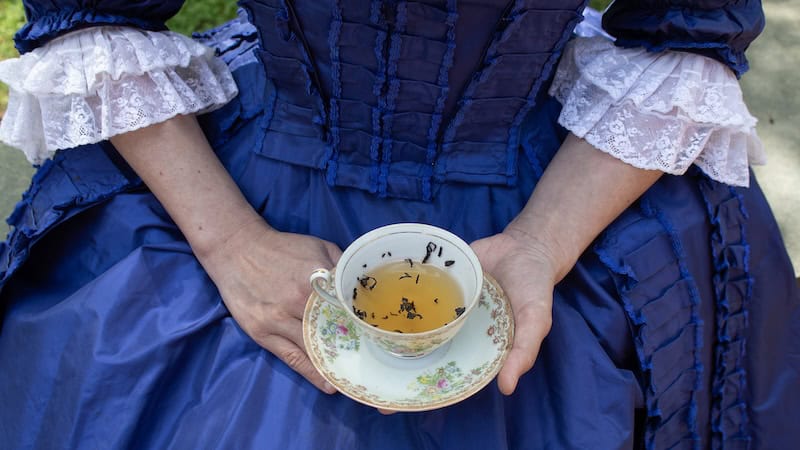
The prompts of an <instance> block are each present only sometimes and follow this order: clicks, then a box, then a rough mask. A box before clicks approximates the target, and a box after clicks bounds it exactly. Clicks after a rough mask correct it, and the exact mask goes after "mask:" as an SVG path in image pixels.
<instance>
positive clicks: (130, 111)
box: [0, 1, 237, 164]
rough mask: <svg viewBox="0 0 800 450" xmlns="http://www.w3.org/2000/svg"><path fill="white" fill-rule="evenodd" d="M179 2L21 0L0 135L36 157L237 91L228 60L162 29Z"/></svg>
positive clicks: (196, 108) (208, 104) (5, 70)
mask: <svg viewBox="0 0 800 450" xmlns="http://www.w3.org/2000/svg"><path fill="white" fill-rule="evenodd" d="M82 3H86V4H87V5H89V6H86V5H82ZM117 3H118V4H117ZM179 8H180V2H169V1H166V2H160V1H159V2H156V1H151V2H150V3H149V7H148V3H147V2H142V1H138V2H137V1H132V2H123V1H119V2H113V1H101V2H97V1H94V2H74V1H73V2H52V1H50V2H41V3H37V2H26V4H25V11H26V15H27V17H28V23H27V24H26V25H25V26H24V27H23V28H22V29H20V31H19V32H18V33H17V34H16V36H15V40H16V43H17V47H18V49H19V50H20V51H21V52H22V53H23V54H22V55H21V56H20V57H19V58H15V59H9V60H6V61H0V81H2V82H4V83H6V84H8V86H9V99H8V109H7V111H6V114H5V116H4V118H3V120H2V122H0V141H3V142H5V143H6V144H8V145H10V146H12V147H16V148H19V149H21V150H22V151H23V152H24V153H25V155H26V157H27V158H28V160H29V161H30V162H31V163H33V164H40V163H42V162H43V161H44V160H45V159H47V158H49V157H51V156H52V155H53V154H54V153H55V151H56V150H60V149H68V148H72V147H77V146H79V145H84V144H91V143H96V142H100V141H103V140H106V139H109V138H111V137H113V136H115V135H118V134H121V133H125V132H127V131H132V130H136V129H139V128H143V127H146V126H148V125H152V124H155V123H159V122H163V121H165V120H168V119H169V118H171V117H174V116H176V115H179V114H191V113H203V112H207V111H211V110H213V109H215V108H218V107H220V106H222V105H224V104H225V103H227V102H228V101H229V100H230V99H232V98H233V97H234V96H235V95H236V94H237V88H236V85H235V83H234V81H233V78H232V76H231V74H230V71H229V69H228V67H227V66H226V65H225V64H224V63H223V62H222V61H220V60H219V59H217V58H216V57H215V56H214V52H213V50H211V49H210V48H208V47H205V46H203V45H201V44H199V43H197V42H195V41H193V40H192V39H190V38H188V37H186V36H183V35H181V34H178V33H173V32H170V31H166V27H165V25H164V21H165V20H166V19H168V18H169V17H170V16H171V15H172V14H174V13H175V12H176V11H177V10H178V9H179Z"/></svg>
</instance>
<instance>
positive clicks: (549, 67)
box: [506, 0, 588, 186]
mask: <svg viewBox="0 0 800 450" xmlns="http://www.w3.org/2000/svg"><path fill="white" fill-rule="evenodd" d="M587 3H588V0H587V1H584V2H583V5H582V6H581V7H580V8H578V10H577V16H576V17H575V18H574V19H572V20H571V21H569V23H568V24H567V26H566V28H564V31H563V33H562V35H561V38H560V39H559V40H558V42H557V43H556V45H555V47H554V48H553V51H552V53H551V54H550V57H549V58H547V62H546V63H545V64H544V67H542V72H541V73H540V74H539V77H538V78H537V79H536V80H535V81H534V83H533V86H532V87H531V89H530V91H529V92H528V96H527V98H526V99H525V105H524V106H523V107H522V108H520V110H519V111H517V115H516V116H515V117H514V122H512V124H511V127H510V128H509V130H508V145H507V147H506V149H507V154H508V165H507V167H506V176H507V177H508V185H509V186H513V185H514V184H515V183H516V182H517V155H519V139H520V136H519V129H520V125H522V121H523V120H524V119H525V116H526V115H527V114H528V112H529V111H530V110H531V109H533V107H534V106H536V98H537V96H538V94H539V90H540V89H541V87H542V83H544V81H545V80H549V79H550V75H551V73H552V71H553V69H554V68H555V65H556V62H558V60H559V58H561V53H562V51H563V50H564V46H565V45H566V44H567V41H569V40H570V38H571V37H572V31H573V30H574V29H575V26H576V25H578V23H579V22H580V21H581V20H583V10H584V8H586V4H587Z"/></svg>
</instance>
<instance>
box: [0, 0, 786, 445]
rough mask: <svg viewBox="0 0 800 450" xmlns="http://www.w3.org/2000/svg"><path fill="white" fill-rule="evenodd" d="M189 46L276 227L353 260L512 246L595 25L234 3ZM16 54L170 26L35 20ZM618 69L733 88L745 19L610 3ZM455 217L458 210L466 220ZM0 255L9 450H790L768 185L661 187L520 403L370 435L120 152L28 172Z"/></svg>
mask: <svg viewBox="0 0 800 450" xmlns="http://www.w3.org/2000/svg"><path fill="white" fill-rule="evenodd" d="M240 4H241V5H242V7H243V11H244V13H245V15H244V16H243V17H242V18H240V19H239V20H235V21H233V22H231V23H229V24H226V25H224V26H222V27H220V28H218V29H216V30H213V31H211V32H208V33H204V34H201V35H198V36H197V39H199V40H201V41H202V42H204V43H206V44H208V45H211V46H213V47H215V48H216V49H217V51H218V53H219V54H220V56H221V57H222V58H223V59H224V60H225V62H226V63H227V64H228V65H229V66H230V67H231V69H232V70H233V75H234V77H235V79H236V81H237V84H238V86H239V89H240V93H239V96H238V97H237V98H236V99H234V100H233V101H232V102H230V103H229V104H227V105H226V106H225V107H223V108H221V109H219V110H217V111H215V112H213V113H210V114H208V115H205V116H203V117H201V118H200V120H201V124H202V125H203V128H204V130H205V132H206V135H207V137H208V139H209V141H210V142H211V144H212V146H213V147H214V149H215V151H216V152H217V154H218V156H219V157H220V159H221V160H222V161H223V163H224V165H225V166H226V168H227V170H228V171H229V172H230V173H231V175H232V176H233V178H234V179H235V181H236V182H237V184H238V185H239V187H240V188H241V190H242V191H243V193H244V194H245V196H246V197H247V199H248V200H249V201H250V203H251V204H252V205H253V206H254V207H256V209H257V210H258V211H259V213H260V214H261V215H262V216H263V217H264V218H265V219H266V220H267V221H268V222H269V223H270V224H271V225H272V226H273V227H275V228H277V229H279V230H283V231H291V232H296V233H304V234H310V235H314V236H318V237H321V238H324V239H327V240H330V241H332V242H335V243H336V244H338V245H339V246H341V247H342V248H344V247H345V246H347V245H348V244H349V243H350V242H351V241H352V240H354V239H355V238H356V237H357V236H359V235H361V234H363V233H364V232H366V231H368V230H371V229H373V228H375V227H378V226H381V225H385V224H389V223H393V222H405V221H415V222H425V223H431V224H434V225H437V226H440V227H443V228H447V229H449V230H451V231H453V232H454V233H456V234H458V235H459V236H461V237H462V238H464V239H465V240H467V241H472V240H475V239H478V238H482V237H486V236H489V235H492V234H495V233H498V232H500V231H502V230H503V228H504V227H505V225H506V224H507V223H508V222H509V221H511V220H512V219H513V218H514V217H515V215H516V214H517V213H518V212H519V211H520V210H521V209H522V207H523V206H524V204H525V202H526V201H527V199H528V197H529V195H530V193H531V192H532V190H533V188H534V187H535V185H536V183H537V180H538V179H539V178H540V177H541V175H542V172H543V170H544V169H545V168H546V167H547V164H548V162H549V161H550V159H551V158H552V157H553V155H554V153H555V152H556V150H557V149H558V147H559V145H560V143H561V141H562V140H563V139H564V138H565V136H566V130H564V129H563V128H561V127H560V126H559V125H558V124H557V122H556V118H557V116H558V113H559V110H560V105H559V103H558V102H556V101H555V100H554V99H552V98H551V97H549V96H548V95H547V86H548V84H549V82H550V79H551V76H552V74H553V69H554V66H555V64H556V63H557V61H558V59H559V57H560V55H561V51H562V49H563V48H564V45H565V43H566V42H567V41H568V40H569V39H570V37H571V35H572V30H573V28H574V27H575V25H576V24H577V23H578V22H579V20H580V17H581V15H580V12H581V9H582V8H583V7H584V2H583V1H576V0H570V1H568V0H563V1H559V2H550V1H544V0H518V1H516V2H510V3H509V2H506V1H505V0H487V1H483V2H478V1H474V2H472V1H467V0H461V1H456V0H428V1H405V0H398V1H391V2H379V1H377V0H374V1H372V2H367V1H356V0H334V1H331V2H318V1H311V0H308V1H306V0H302V1H301V0H298V1H296V2H292V1H289V0H245V1H242V2H240ZM25 5H26V13H27V15H28V18H29V22H28V24H26V25H25V27H24V28H23V29H22V30H20V32H19V33H18V34H17V35H16V42H17V45H18V48H19V49H20V51H23V52H25V51H30V50H32V49H34V48H37V47H39V46H41V45H43V44H45V43H46V42H48V41H50V40H51V39H53V38H54V37H56V36H59V35H62V34H64V33H66V32H69V31H72V30H76V29H79V28H83V27H89V26H94V25H108V24H116V25H125V26H134V27H140V28H144V29H148V30H163V29H164V28H165V27H164V21H165V20H166V19H167V18H168V17H170V16H171V15H172V14H174V13H175V12H176V11H177V10H178V9H179V8H180V2H178V1H154V0H140V1H133V2H131V1H124V2H123V1H103V2H88V1H41V2H40V1H32V0H31V1H26V2H25ZM605 21H606V23H605V26H606V29H607V30H609V31H611V32H613V33H614V34H615V36H617V37H618V38H619V40H618V45H621V46H641V45H643V46H646V47H647V48H649V49H651V50H653V51H659V50H661V49H681V50H686V51H692V52H698V53H701V54H704V55H706V56H710V57H712V58H715V59H717V60H719V61H722V62H723V63H725V64H727V65H728V66H729V67H730V68H731V69H732V70H734V71H735V72H736V73H737V74H741V73H742V72H743V71H745V70H746V68H747V66H746V60H745V58H744V50H745V49H746V47H747V45H748V44H749V43H750V42H751V41H752V39H753V38H754V37H755V35H757V34H758V32H759V31H760V30H761V28H762V26H763V16H762V14H761V10H760V4H759V2H757V1H736V2H724V1H710V0H709V1H696V2H677V1H675V2H662V1H655V0H653V1H639V2H634V1H622V0H620V1H617V2H616V3H615V4H614V6H613V7H612V8H611V10H610V11H608V12H607V13H606V15H605ZM465 204H469V205H471V207H469V208H466V207H464V206H465ZM9 223H10V224H11V225H12V226H13V227H14V228H13V230H12V232H11V234H10V235H9V237H8V239H7V241H6V242H5V243H4V244H1V245H0V289H2V290H0V311H2V328H0V373H2V381H0V448H7V449H12V448H14V449H16V448H104V449H105V448H179V449H194V448H226V449H227V448H276V449H290V448H297V449H318V448H319V449H327V448H365V449H368V448H397V449H435V448H446V449H451V448H453V449H456V448H468V449H469V448H486V449H506V448H510V449H525V448H530V449H540V448H552V449H573V448H575V449H577V448H591V449H617V448H620V449H622V448H648V449H667V448H707V447H711V448H725V449H728V448H730V449H746V448H759V449H760V448H764V449H767V448H769V449H784V448H793V446H796V445H797V443H798V442H800V428H798V427H797V426H796V423H797V421H798V419H800V295H798V289H797V287H796V285H795V283H794V281H793V275H792V273H793V272H792V268H791V264H790V262H789V260H788V257H787V255H786V252H785V250H784V249H783V244H782V242H781V238H780V234H779V232H778V228H777V225H776V223H775V221H774V219H773V217H772V215H771V212H770V210H769V207H768V205H767V203H766V201H765V199H764V197H763V195H762V193H761V190H760V189H759V187H758V186H757V184H756V183H755V182H753V183H752V186H751V187H750V188H734V187H729V186H726V185H723V184H720V183H718V182H715V181H713V180H711V179H709V178H708V177H707V176H706V175H704V174H703V173H702V172H700V171H699V170H697V169H693V170H691V171H690V172H689V173H687V174H686V175H683V176H664V177H662V178H661V180H660V181H659V182H657V183H656V184H655V185H654V186H653V187H652V188H651V189H650V190H649V191H648V192H647V193H645V194H644V196H643V197H642V198H641V199H640V200H639V201H638V202H636V203H635V204H634V205H633V206H632V207H630V208H629V209H628V210H626V211H625V212H624V213H623V214H622V215H621V216H620V217H618V218H617V219H616V220H615V221H614V222H613V223H612V224H611V225H610V226H609V227H608V228H607V229H606V230H605V231H604V232H603V233H602V234H601V235H600V236H599V237H598V238H597V240H596V241H595V242H594V243H593V245H592V246H591V247H590V248H589V249H588V250H587V251H586V252H585V254H584V255H583V256H582V257H581V258H580V260H579V261H578V263H577V265H576V266H575V268H574V269H573V270H572V271H571V272H570V274H569V275H568V276H567V277H566V278H565V279H564V280H563V281H562V282H561V283H560V284H559V285H558V286H557V287H556V290H555V298H554V300H555V301H554V306H553V323H554V325H553V328H552V331H551V332H550V334H549V336H548V337H547V338H546V340H545V341H544V344H543V346H542V350H541V353H540V354H539V357H538V360H537V362H536V366H535V369H534V370H533V371H531V372H530V373H528V374H526V375H525V376H524V377H523V378H522V379H521V381H520V384H519V387H518V389H517V391H516V393H515V394H514V395H513V396H510V397H504V396H502V395H501V394H500V393H499V391H498V390H497V388H496V386H494V385H490V386H488V387H487V388H485V389H484V390H482V391H481V392H479V393H478V394H476V395H475V396H473V397H471V398H469V399H467V400H465V401H463V402H461V403H459V404H457V405H454V406H451V407H447V408H445V409H442V410H436V411H430V412H424V413H402V414H396V415H393V416H389V417H385V416H382V415H380V414H379V413H378V412H377V411H375V410H374V409H372V408H369V407H367V406H364V405H361V404H358V403H356V402H354V401H352V400H350V399H348V398H346V397H344V396H341V395H334V396H328V395H325V394H321V393H320V392H318V391H317V390H316V389H315V388H314V387H313V386H312V385H311V384H309V383H308V382H306V381H305V380H304V379H303V378H302V377H300V376H299V375H297V374H296V373H294V372H293V371H292V370H290V369H289V368H288V367H287V366H286V365H284V364H283V363H282V362H281V361H280V360H278V359H277V358H276V357H274V356H273V355H271V354H270V353H268V352H267V351H265V350H264V349H262V348H260V347H259V346H258V345H257V344H256V343H255V342H253V341H252V340H251V339H250V338H249V337H248V336H247V335H246V334H245V333H244V332H243V331H242V330H241V329H240V328H239V327H238V326H237V324H236V322H235V321H234V320H233V319H232V318H231V316H230V314H229V313H228V311H227V309H226V308H225V305H224V304H223V303H222V300H221V298H220V296H219V293H218V292H217V290H216V288H215V287H214V285H213V283H212V281H211V280H210V279H209V277H208V276H207V275H206V274H205V272H204V271H203V269H202V267H201V266H200V264H199V263H198V261H197V259H196V258H195V257H194V256H193V254H192V252H191V249H190V248H189V245H188V244H187V242H186V240H185V239H184V238H183V236H182V234H181V233H180V231H179V230H178V228H177V227H176V226H175V224H174V223H173V222H172V221H171V220H170V218H169V216H168V215H167V213H166V211H165V210H164V209H163V207H162V206H161V205H160V204H159V203H158V201H157V200H156V199H155V198H154V197H153V195H152V194H151V193H150V192H149V191H148V190H147V189H146V187H145V186H143V184H142V182H141V181H140V180H139V178H138V177H137V176H136V175H135V173H133V171H132V170H131V169H130V168H129V167H128V165H127V164H126V163H125V162H124V161H123V160H122V158H121V157H120V156H119V155H118V154H117V153H116V151H115V150H114V149H113V147H112V146H111V145H110V144H108V143H101V144H95V145H86V146H82V147H78V148H75V149H70V150H67V151H61V152H59V153H57V154H56V156H55V158H54V159H53V160H49V161H47V162H46V163H45V164H43V165H42V166H41V168H39V170H38V172H37V173H36V175H35V177H34V179H33V181H32V185H31V187H30V189H29V190H28V192H26V194H25V195H24V197H23V200H22V201H21V202H20V204H19V205H18V207H17V209H16V210H15V211H14V213H13V214H12V216H11V217H10V219H9Z"/></svg>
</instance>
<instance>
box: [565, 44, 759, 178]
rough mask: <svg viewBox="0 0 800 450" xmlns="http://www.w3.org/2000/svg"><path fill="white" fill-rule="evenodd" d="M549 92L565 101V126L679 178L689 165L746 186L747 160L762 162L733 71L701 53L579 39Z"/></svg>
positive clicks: (641, 165) (602, 147) (627, 158)
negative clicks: (620, 45)
mask: <svg viewBox="0 0 800 450" xmlns="http://www.w3.org/2000/svg"><path fill="white" fill-rule="evenodd" d="M550 95H552V96H554V97H555V98H556V99H558V100H559V101H560V102H561V104H562V105H563V110H562V111H561V115H560V116H559V119H558V121H559V123H560V124H561V125H562V126H564V127H565V128H567V129H568V130H570V131H571V132H572V133H573V134H575V135H576V136H578V137H581V138H583V139H585V140H586V141H587V142H589V143H590V144H592V145H593V146H594V147H596V148H598V149H599V150H601V151H603V152H606V153H608V154H610V155H612V156H614V157H616V158H618V159H620V160H622V161H624V162H626V163H628V164H631V165H633V166H635V167H638V168H641V169H651V170H660V171H662V172H666V173H670V174H673V175H681V174H683V173H684V172H686V170H687V169H688V168H689V166H690V165H691V164H692V163H694V164H696V165H697V166H698V167H700V169H702V170H703V171H704V172H705V173H706V174H707V175H708V176H710V177H711V178H713V179H715V180H717V181H720V182H723V183H726V184H731V185H736V186H748V185H749V181H750V172H749V168H748V167H749V164H763V163H764V162H765V160H766V158H765V156H764V151H763V148H762V146H761V141H760V140H759V139H758V136H757V135H756V129H755V125H756V119H755V117H753V116H752V115H750V112H749V111H748V110H747V106H746V105H745V104H744V100H743V99H742V91H741V88H740V86H739V83H738V82H737V80H736V76H735V75H734V74H733V73H732V72H731V71H730V70H729V69H728V68H727V67H725V66H724V65H723V64H721V63H719V62H717V61H714V60H712V59H709V58H706V57H704V56H700V55H696V54H692V53H683V52H673V51H665V52H662V53H650V52H647V51H646V50H645V49H637V48H632V49H628V48H619V47H616V46H615V45H614V43H613V42H611V41H609V40H608V39H605V38H602V37H593V38H577V39H575V40H573V42H570V43H569V44H568V46H567V48H566V49H565V51H564V56H563V58H562V60H561V63H560V65H559V67H558V70H557V72H556V76H555V79H554V81H553V84H552V86H551V88H550Z"/></svg>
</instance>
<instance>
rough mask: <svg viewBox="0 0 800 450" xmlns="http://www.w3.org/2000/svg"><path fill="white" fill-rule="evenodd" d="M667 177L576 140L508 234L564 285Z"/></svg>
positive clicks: (553, 163) (566, 145)
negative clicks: (584, 256) (600, 239)
mask: <svg viewBox="0 0 800 450" xmlns="http://www.w3.org/2000/svg"><path fill="white" fill-rule="evenodd" d="M661 175H662V172H659V171H655V170H642V169H637V168H635V167H633V166H631V165H629V164H626V163H624V162H622V161H620V160H618V159H616V158H614V157H612V156H609V155H607V154H605V153H603V152H601V151H599V150H597V149H595V148H593V147H592V146H591V145H589V144H588V143H587V142H586V141H584V140H582V139H579V138H577V137H575V136H573V135H572V134H570V135H569V137H568V138H567V139H566V141H564V143H563V144H562V146H561V148H560V149H559V150H558V152H557V153H556V156H555V157H554V158H553V160H552V161H551V162H550V164H549V165H548V166H547V170H545V173H544V175H543V176H542V179H541V180H540V181H539V183H538V184H537V185H536V188H535V190H534V192H533V194H532V195H531V198H530V200H529V201H528V203H527V205H526V206H525V208H524V209H523V211H522V212H521V213H520V214H519V215H518V216H517V218H516V219H515V220H514V221H512V223H511V224H509V226H508V227H507V228H506V232H507V233H511V234H515V235H517V236H521V237H522V238H523V239H525V240H526V241H527V242H530V243H532V244H533V245H534V247H535V248H536V249H537V251H540V252H542V253H543V256H544V257H546V258H547V259H548V260H550V261H551V263H552V265H553V268H554V270H555V274H554V276H555V280H554V281H560V280H561V279H562V278H563V277H564V276H565V275H566V274H567V272H569V270H571V269H572V266H573V265H574V264H575V262H576V261H577V259H578V257H580V255H581V253H583V251H584V250H585V249H586V247H588V246H589V244H590V243H591V242H592V241H593V240H594V239H595V238H596V237H597V236H598V235H599V234H600V233H601V232H602V231H603V230H604V229H605V228H606V226H608V224H610V223H611V222H612V221H613V220H614V219H615V218H616V217H617V216H619V215H620V214H621V213H622V212H623V211H624V210H625V209H626V208H627V207H628V206H629V205H630V204H631V203H633V202H634V201H635V200H636V199H638V198H639V197H640V196H641V195H642V194H643V193H644V192H645V191H646V190H647V189H648V188H649V187H650V186H652V185H653V183H655V182H656V181H657V180H658V178H659V177H660V176H661Z"/></svg>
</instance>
